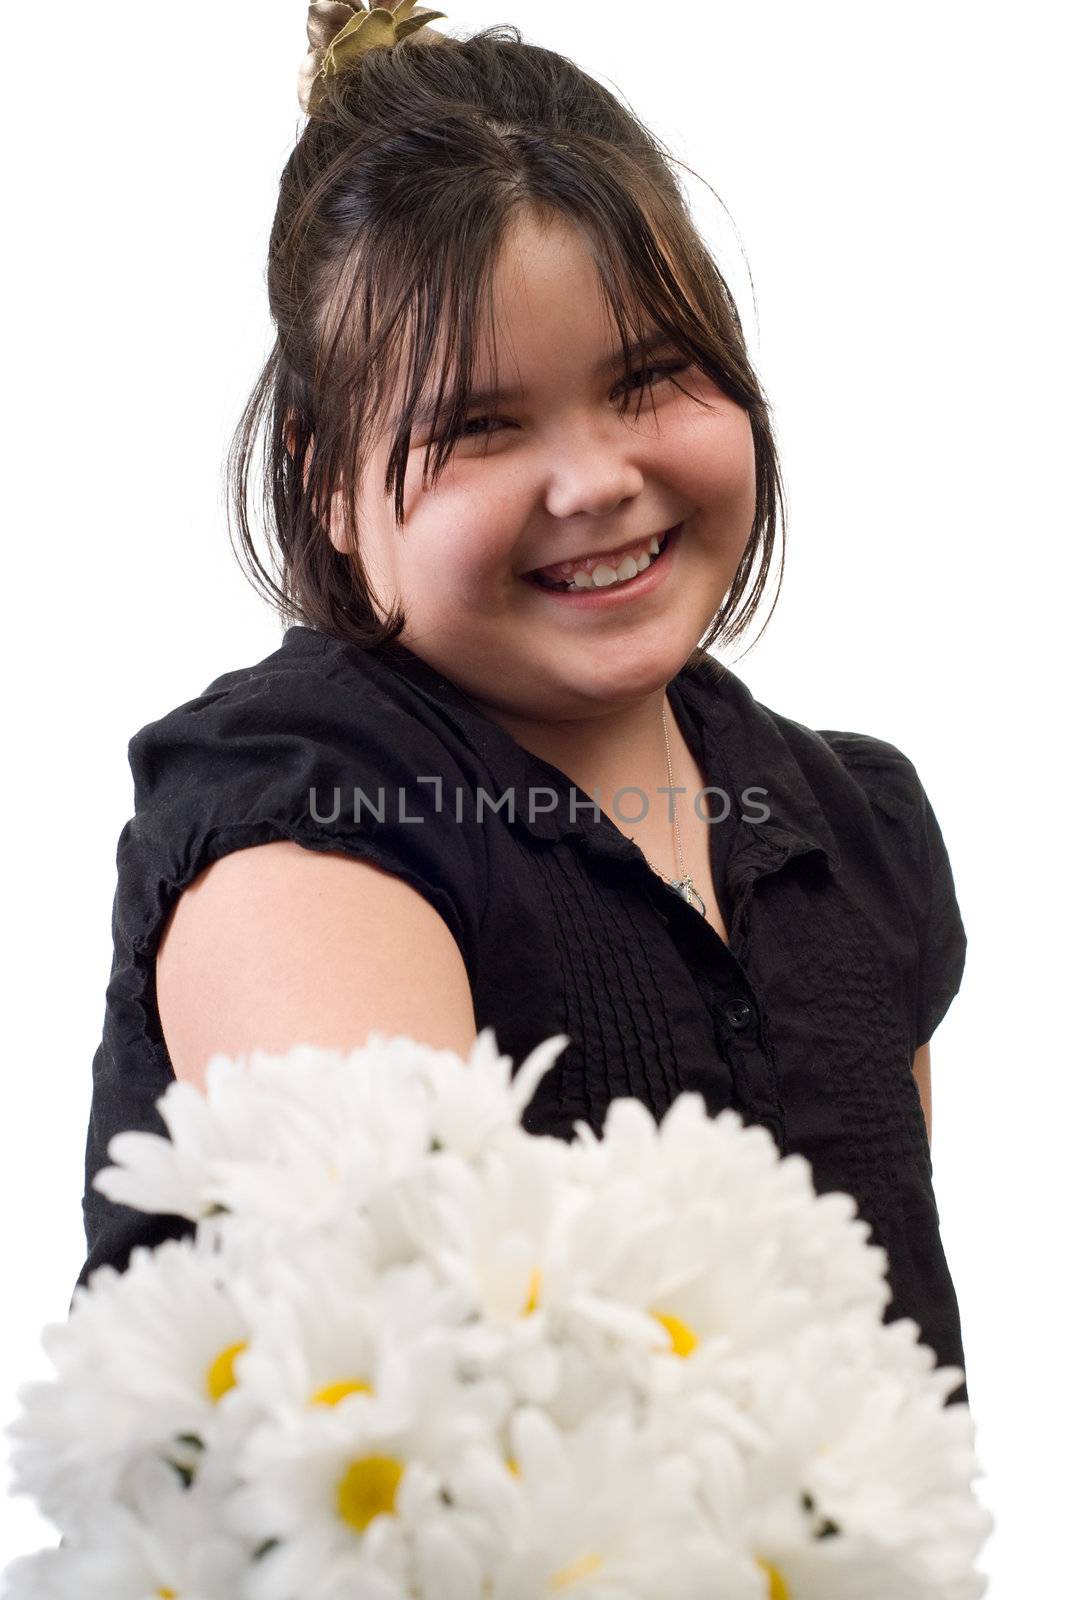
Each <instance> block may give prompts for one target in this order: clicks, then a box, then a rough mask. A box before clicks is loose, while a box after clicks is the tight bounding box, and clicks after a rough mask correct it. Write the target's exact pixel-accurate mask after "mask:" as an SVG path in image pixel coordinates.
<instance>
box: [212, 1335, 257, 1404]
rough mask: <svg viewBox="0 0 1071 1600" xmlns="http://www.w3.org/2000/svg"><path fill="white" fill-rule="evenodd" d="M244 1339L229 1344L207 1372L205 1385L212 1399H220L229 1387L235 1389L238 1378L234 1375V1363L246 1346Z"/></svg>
mask: <svg viewBox="0 0 1071 1600" xmlns="http://www.w3.org/2000/svg"><path fill="white" fill-rule="evenodd" d="M246 1343H247V1341H245V1340H244V1339H243V1340H242V1341H241V1342H240V1343H239V1344H229V1345H228V1346H227V1348H226V1349H225V1350H221V1351H220V1353H219V1355H218V1356H217V1357H216V1359H215V1360H214V1361H213V1362H212V1363H211V1365H210V1366H209V1368H208V1371H207V1372H206V1373H205V1387H206V1389H207V1390H208V1395H209V1398H210V1399H211V1400H219V1399H220V1397H221V1396H222V1395H225V1394H226V1393H227V1390H228V1389H233V1388H234V1386H235V1384H236V1383H237V1382H238V1379H237V1378H236V1377H235V1376H234V1363H235V1359H236V1357H238V1356H240V1355H241V1353H242V1351H243V1350H244V1349H245V1348H246Z"/></svg>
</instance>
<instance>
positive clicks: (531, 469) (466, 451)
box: [332, 217, 755, 722]
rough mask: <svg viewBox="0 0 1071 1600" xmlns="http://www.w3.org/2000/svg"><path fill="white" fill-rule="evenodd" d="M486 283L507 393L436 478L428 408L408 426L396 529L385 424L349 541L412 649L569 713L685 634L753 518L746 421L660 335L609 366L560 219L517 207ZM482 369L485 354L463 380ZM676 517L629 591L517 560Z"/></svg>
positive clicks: (617, 688) (570, 550)
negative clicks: (585, 584) (431, 480)
mask: <svg viewBox="0 0 1071 1600" xmlns="http://www.w3.org/2000/svg"><path fill="white" fill-rule="evenodd" d="M494 288H495V304H496V308H497V314H498V322H497V324H496V333H497V338H498V346H499V358H500V371H499V386H500V388H501V389H502V390H503V391H507V392H504V393H503V394H502V395H501V397H500V398H499V399H497V400H494V401H491V402H487V401H484V402H481V403H480V404H479V405H474V406H473V407H472V409H471V410H470V412H469V416H468V420H467V421H466V423H465V424H464V428H463V433H462V437H461V439H460V440H459V442H458V444H457V447H456V450H455V453H454V455H453V456H452V457H451V459H450V461H449V462H448V464H447V466H446V467H445V469H444V471H443V475H442V477H441V478H440V480H439V482H438V484H437V485H436V486H435V487H434V489H431V490H429V491H428V492H424V491H423V490H422V489H421V486H420V475H421V469H422V467H423V463H424V456H425V452H426V450H427V447H428V445H429V443H430V439H429V432H428V429H429V424H428V423H418V424H415V425H414V427H413V430H412V438H411V451H410V458H409V463H408V468H407V473H406V485H405V498H404V504H405V517H406V520H405V524H404V526H403V527H402V528H401V529H397V528H396V527H395V524H394V520H393V514H392V503H391V500H390V499H389V498H388V497H386V496H384V495H383V493H382V487H383V478H384V472H385V468H386V457H387V453H388V450H389V439H388V438H387V437H386V436H385V435H384V437H383V438H382V439H380V440H379V441H378V444H377V447H376V450H375V451H374V453H373V455H372V457H371V460H370V462H369V467H368V470H367V473H366V475H365V477H364V479H363V481H362V483H361V486H360V492H359V497H358V503H357V508H356V509H357V528H358V534H359V538H360V542H361V553H362V556H363V559H364V563H365V570H366V572H367V574H368V578H369V582H370V584H371V586H372V589H373V591H374V599H375V601H376V602H377V604H378V606H379V608H380V614H381V615H383V614H385V608H386V605H387V604H389V603H391V602H395V601H399V602H400V603H401V604H402V606H403V607H404V609H405V612H406V615H407V627H406V629H405V631H404V632H403V633H402V635H401V642H402V643H403V644H405V645H407V646H408V648H409V649H410V650H412V651H413V652H414V654H416V655H418V656H419V657H421V659H422V660H424V661H425V662H427V663H428V664H429V665H431V666H432V667H434V668H435V669H436V670H438V671H439V672H441V673H442V674H443V676H444V677H446V678H448V679H450V681H451V682H453V683H454V684H456V685H457V686H458V687H459V688H461V689H462V690H463V691H464V692H465V693H466V694H468V695H469V696H470V697H471V698H472V699H474V700H476V701H477V702H482V703H483V704H484V705H486V706H488V707H497V708H499V709H500V710H501V711H503V712H504V713H506V714H509V715H512V716H515V717H518V718H524V719H526V720H529V721H536V722H541V721H548V722H554V721H569V720H572V719H574V718H578V717H579V718H582V717H584V716H590V715H592V714H593V713H598V712H599V711H603V712H605V711H609V710H611V709H613V708H614V707H624V706H626V705H628V704H629V703H632V702H636V701H639V700H641V699H643V698H644V697H645V696H648V695H650V694H652V693H654V692H656V691H657V690H658V689H660V688H661V687H662V686H663V685H664V684H666V683H667V682H668V681H669V679H670V678H672V677H673V676H674V675H675V674H676V673H677V672H678V671H679V670H680V668H681V666H682V665H683V664H684V662H685V660H686V659H687V657H688V655H689V653H690V652H691V650H692V649H694V647H695V645H696V644H697V642H698V640H699V639H700V637H701V636H702V634H703V632H704V631H705V629H706V628H707V626H708V624H709V622H710V619H711V617H712V616H713V615H714V613H715V611H716V610H717V608H718V606H719V604H720V603H721V601H722V599H723V598H724V596H725V593H726V591H727V590H728V588H729V585H730V584H731V582H732V579H733V576H734V574H735V572H736V569H737V566H738V564H739V561H740V558H741V555H742V553H743V550H744V547H745V545H746V543H747V540H748V535H749V533H750V531H751V525H752V520H753V518H754V514H755V454H754V446H753V442H752V436H751V427H750V422H749V419H748V416H747V413H746V412H745V411H744V410H743V408H742V407H740V406H739V405H737V404H736V403H735V402H734V401H733V400H730V399H729V398H728V396H726V395H725V394H723V393H722V391H721V390H720V389H719V388H718V386H717V385H716V384H715V383H713V382H712V381H711V380H709V379H708V378H706V377H705V376H704V375H703V373H702V372H701V371H700V370H699V369H698V368H695V367H687V366H686V365H682V358H681V356H680V355H679V354H678V353H677V352H675V351H674V350H673V349H672V348H670V349H669V350H666V349H664V348H657V349H653V350H651V351H649V352H647V353H646V354H644V355H642V356H638V357H637V358H636V359H635V360H634V362H633V363H632V375H631V376H630V374H629V372H628V371H627V370H625V369H623V368H622V367H621V363H620V348H619V339H618V335H617V331H616V328H615V327H614V325H613V323H612V322H611V321H609V320H608V319H607V318H606V316H605V314H604V313H603V310H602V306H601V302H600V298H599V284H598V279H597V276H596V273H595V269H594V267H593V266H592V263H591V261H590V258H589V256H588V254H587V252H586V249H585V247H584V244H583V241H582V239H581V238H580V236H579V235H578V234H576V233H574V231H573V230H572V229H571V228H569V227H568V226H567V225H565V224H564V223H554V224H552V225H550V226H549V227H545V228H541V227H539V226H538V224H536V223H535V221H534V220H532V219H530V218H529V217H526V218H525V220H524V221H523V222H518V224H517V226H516V227H515V229H514V230H513V232H512V234H511V237H510V239H509V241H508V242H507V245H506V247H505V249H504V251H503V254H502V258H501V262H500V265H499V269H498V272H497V274H496V278H495V284H494ZM660 362H662V363H664V364H665V365H666V366H667V367H669V368H670V369H672V370H673V372H674V376H675V377H676V379H677V381H678V382H679V383H682V384H683V385H684V386H685V388H686V389H687V390H688V391H689V393H682V392H681V391H680V390H679V389H677V388H676V387H674V385H673V384H672V383H670V382H669V381H668V379H667V378H666V377H665V376H664V373H663V371H660V370H659V363H660ZM648 368H649V369H653V370H651V371H650V372H649V377H650V382H651V388H650V390H647V389H646V388H645V387H644V378H643V369H648ZM489 377H490V372H489V369H488V367H487V366H486V365H483V364H482V363H479V362H478V363H477V368H476V371H475V373H474V381H473V392H474V393H478V392H480V391H484V390H486V389H487V388H488V387H489V383H487V382H486V381H485V380H487V379H489ZM626 394H627V395H629V396H631V398H630V401H629V406H628V409H627V410H623V409H622V397H623V395H626ZM641 394H642V406H641V409H640V411H639V414H638V415H637V413H636V405H637V400H639V399H640V397H641ZM693 395H694V396H697V397H699V398H700V399H702V400H703V401H705V402H706V407H704V406H700V405H698V404H696V401H695V400H694V399H693V398H692V396H693ZM396 398H399V397H396ZM678 524H679V525H680V526H679V531H678V532H677V533H676V534H674V535H673V536H672V537H671V539H670V542H669V544H668V545H667V546H666V549H665V550H664V552H663V553H662V554H661V555H659V557H658V559H657V561H655V562H654V563H653V564H652V566H651V567H650V568H649V569H648V571H647V572H646V573H644V574H642V575H641V576H640V577H639V578H638V579H637V580H636V585H635V593H634V594H630V592H629V591H630V589H631V588H632V587H633V586H632V585H631V584H629V583H626V584H625V585H623V587H621V588H620V589H616V588H608V587H602V586H601V585H600V586H597V587H595V588H594V589H591V590H587V591H585V595H586V596H595V597H599V598H598V602H597V603H596V604H595V605H591V604H589V603H588V602H587V600H586V599H584V598H583V597H581V603H579V604H578V603H577V602H576V600H573V599H570V598H569V597H568V596H564V597H560V596H559V595H558V594H556V593H554V592H550V591H547V590H544V589H541V588H540V587H538V586H537V585H536V583H535V582H534V581H533V580H532V579H531V577H530V576H529V577H526V576H525V574H531V572H532V571H533V569H535V568H538V567H543V566H546V565H548V564H549V563H552V562H558V561H564V560H567V559H570V558H573V557H581V556H584V555H587V554H589V553H596V552H599V553H606V552H611V551H617V550H619V549H620V548H621V547H622V546H624V545H631V544H633V543H635V542H636V541H637V540H647V541H649V540H650V537H651V536H652V535H654V536H656V537H657V538H658V539H659V540H661V538H662V536H663V535H664V534H665V533H666V531H667V530H668V529H672V528H676V527H677V525H678ZM332 537H333V538H334V539H335V540H336V543H338V542H339V540H338V536H337V535H336V534H335V533H334V531H333V532H332ZM340 548H341V545H340ZM607 601H608V602H609V603H606V602H607Z"/></svg>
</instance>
